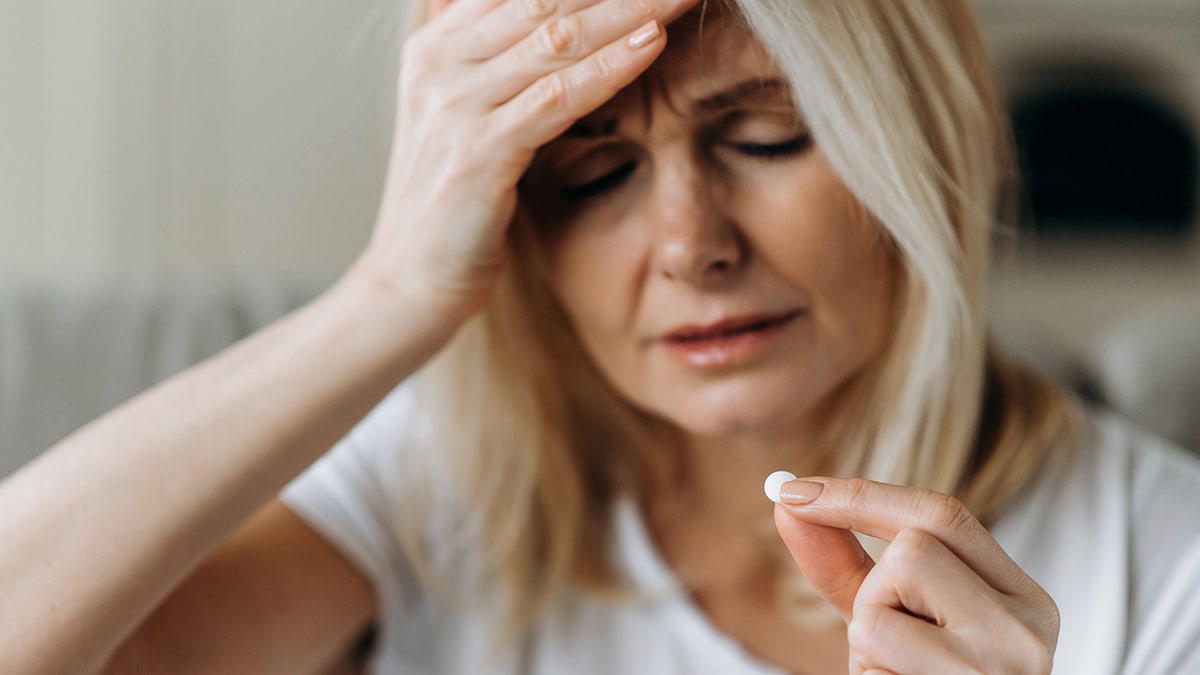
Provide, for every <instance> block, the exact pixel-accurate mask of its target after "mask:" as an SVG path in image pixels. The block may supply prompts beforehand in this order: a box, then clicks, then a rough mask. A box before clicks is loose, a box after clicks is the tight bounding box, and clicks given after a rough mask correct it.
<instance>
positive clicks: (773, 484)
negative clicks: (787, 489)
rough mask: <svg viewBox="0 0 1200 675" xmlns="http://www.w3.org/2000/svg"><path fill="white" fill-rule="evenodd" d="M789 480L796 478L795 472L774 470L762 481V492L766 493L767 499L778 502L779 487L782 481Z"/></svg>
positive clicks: (781, 485)
mask: <svg viewBox="0 0 1200 675" xmlns="http://www.w3.org/2000/svg"><path fill="white" fill-rule="evenodd" d="M790 480H796V474H794V473H792V472H791V471H776V472H775V473H773V474H771V475H770V476H767V480H766V482H764V483H763V492H765V493H767V499H770V500H771V501H773V502H775V503H776V504H778V503H779V489H780V488H782V487H783V484H784V483H786V482H788V481H790Z"/></svg>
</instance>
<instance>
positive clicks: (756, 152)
mask: <svg viewBox="0 0 1200 675" xmlns="http://www.w3.org/2000/svg"><path fill="white" fill-rule="evenodd" d="M811 144H812V138H811V137H810V136H809V135H808V134H807V133H804V134H800V135H798V136H796V137H794V138H789V139H788V140H786V141H781V142H779V143H729V144H728V145H729V147H731V148H734V149H735V150H737V151H738V152H740V153H742V154H744V155H746V156H748V157H753V158H755V159H763V160H768V161H769V160H773V159H779V158H783V157H790V156H792V155H797V154H799V153H801V152H803V151H805V150H807V149H808V147H809V145H811ZM636 168H637V162H635V161H632V160H631V161H628V162H625V163H624V164H621V165H620V166H618V167H617V168H616V169H613V170H612V171H609V172H608V173H606V174H604V175H603V176H601V177H599V178H597V179H596V180H593V181H589V182H587V183H583V184H582V185H569V186H563V188H562V195H563V197H564V198H566V199H567V200H568V201H573V202H579V201H583V200H585V199H589V198H591V197H598V196H600V195H602V194H604V193H605V192H608V191H610V190H613V189H615V188H617V187H620V185H621V183H622V182H624V180H625V179H626V178H628V177H629V175H630V174H631V173H633V170H634V169H636Z"/></svg>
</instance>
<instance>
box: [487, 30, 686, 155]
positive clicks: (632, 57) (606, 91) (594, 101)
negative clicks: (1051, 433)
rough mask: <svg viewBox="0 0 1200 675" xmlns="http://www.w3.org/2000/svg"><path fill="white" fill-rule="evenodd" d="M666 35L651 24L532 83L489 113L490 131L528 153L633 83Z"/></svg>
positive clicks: (652, 59)
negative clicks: (492, 127) (491, 129)
mask: <svg viewBox="0 0 1200 675" xmlns="http://www.w3.org/2000/svg"><path fill="white" fill-rule="evenodd" d="M665 45H666V35H665V33H664V32H663V29H662V26H661V24H659V23H658V22H651V23H648V24H647V25H645V26H642V27H640V28H638V29H637V30H635V31H633V32H631V33H629V34H628V35H626V36H624V37H622V38H621V39H620V40H617V41H615V42H613V43H611V44H609V45H607V46H605V47H604V48H602V49H600V50H599V51H597V52H595V53H594V54H592V55H591V56H589V57H587V58H586V59H584V60H583V61H580V62H578V63H575V64H573V65H571V66H568V67H566V68H563V69H561V70H557V71H555V72H553V73H551V74H549V75H547V76H545V77H543V78H541V79H539V80H538V81H536V82H535V83H534V84H533V85H532V86H530V87H528V88H526V89H525V90H524V91H522V92H521V93H520V94H518V95H517V96H515V97H513V98H512V99H511V100H510V101H508V102H507V103H505V104H504V105H502V106H500V107H499V108H497V109H496V110H495V112H494V113H493V117H492V119H493V120H494V122H493V123H494V124H495V126H496V129H495V131H496V132H497V133H498V134H499V135H500V137H503V138H507V139H510V140H511V141H512V142H514V143H515V144H516V147H518V148H523V149H525V150H527V151H528V152H529V153H530V156H532V153H533V152H534V151H535V150H536V149H537V148H539V147H541V146H542V145H545V144H546V143H549V142H550V141H551V140H554V138H555V137H557V136H558V135H559V134H561V133H563V132H564V131H566V130H567V128H568V127H570V126H571V124H573V123H574V122H575V120H577V119H579V118H580V117H583V116H584V115H586V114H588V113H589V112H591V111H593V110H595V109H596V108H598V107H600V105H602V104H603V103H604V102H605V101H607V100H609V99H611V98H612V97H613V96H615V95H616V94H617V92H618V91H620V90H621V89H622V88H623V87H625V86H626V85H628V84H629V83H630V82H632V81H634V80H635V79H636V78H637V77H638V75H640V74H641V73H642V72H643V71H644V70H645V69H646V68H648V67H649V66H650V64H651V63H653V62H654V59H655V58H657V57H658V55H659V54H660V53H662V50H663V47H664V46H665Z"/></svg>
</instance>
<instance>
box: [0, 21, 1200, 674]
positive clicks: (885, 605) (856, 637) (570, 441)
mask: <svg viewBox="0 0 1200 675" xmlns="http://www.w3.org/2000/svg"><path fill="white" fill-rule="evenodd" d="M691 4H692V3H691V2H690V1H689V0H558V1H551V0H529V1H525V0H511V1H509V2H501V1H500V0H455V1H454V2H453V3H451V4H449V6H444V3H441V2H435V3H434V7H433V8H432V12H431V13H432V14H433V18H431V19H430V20H429V21H428V22H427V23H426V24H425V25H424V26H423V27H422V28H420V29H418V30H417V31H415V33H414V34H413V35H412V36H411V37H410V39H409V41H408V42H407V45H406V48H405V57H404V67H403V70H402V75H401V94H400V99H399V105H398V121H397V126H396V137H395V140H394V151H393V156H392V163H391V168H390V172H389V176H388V180H387V187H386V191H385V194H384V198H383V203H382V206H381V209H380V216H379V222H378V225H377V228H376V231H375V235H374V237H373V239H372V241H371V243H370V245H369V247H368V249H367V250H366V252H365V253H364V254H363V256H362V257H361V258H360V260H359V261H358V262H357V263H356V265H355V266H354V267H353V269H351V270H350V271H349V272H348V273H347V274H346V275H345V277H344V278H343V279H342V280H341V281H339V283H338V284H337V285H335V286H334V287H333V288H332V289H331V290H330V291H329V292H327V293H326V294H325V295H324V296H323V297H321V298H319V299H318V300H316V301H315V302H314V303H312V304H311V305H309V306H308V307H306V308H304V309H303V310H301V311H300V312H298V313H296V314H295V315H293V316H290V317H288V318H286V319H285V320H283V321H281V322H280V323H278V324H277V325H275V326H273V327H271V328H270V329H268V330H266V331H264V332H263V333H260V334H258V335H255V336H253V337H252V338H251V339H249V340H247V341H245V342H244V343H242V344H240V345H237V346H236V347H234V348H232V349H231V350H229V351H227V352H225V353H224V354H222V355H220V356H218V357H216V358H215V359H213V360H212V361H210V362H207V363H205V364H202V365H201V366H199V367H197V368H195V369H193V370H191V371H189V372H187V373H185V374H184V375H182V376H180V377H178V378H176V379H175V380H172V381H170V382H168V383H166V384H165V385H163V386H161V387H159V388H157V389H156V390H153V391H151V392H149V393H147V394H145V395H143V396H142V397H139V398H138V399H135V400H134V401H133V402H131V403H130V404H128V405H126V406H125V407H123V408H122V409H119V410H117V411H115V412H114V413H112V414H110V415H109V416H107V417H105V418H103V419H101V420H99V421H97V422H96V423H94V424H93V425H91V426H89V427H87V428H85V429H84V430H82V431H81V432H79V433H77V434H76V435H74V436H73V437H71V438H69V439H67V440H66V441H64V442H63V443H62V444H60V445H59V446H58V447H56V448H55V449H53V450H52V451H51V452H49V453H47V454H46V456H44V457H43V458H42V459H40V460H39V461H38V462H36V463H34V464H33V465H31V466H30V467H28V468H26V469H25V470H24V471H22V472H21V473H20V474H18V475H17V476H15V477H14V478H12V479H11V480H10V481H8V482H7V484H5V485H4V486H3V489H2V490H0V507H3V508H0V513H4V514H5V515H4V520H2V521H0V523H3V524H2V526H0V527H2V530H3V532H2V535H3V538H4V541H5V542H6V554H5V555H4V556H3V558H0V560H2V561H3V562H2V563H0V565H3V567H2V568H0V572H2V573H0V579H4V580H5V582H4V583H5V586H4V588H3V592H0V598H2V599H0V607H2V608H3V611H4V616H6V617H14V616H19V617H22V618H21V620H20V621H18V622H13V621H5V622H4V628H3V629H0V653H3V654H4V655H5V659H6V662H7V663H8V664H9V665H8V668H9V669H10V670H11V671H12V672H76V671H84V672H86V671H92V670H97V669H102V668H107V669H108V670H109V671H111V672H160V671H169V672H189V671H196V672H200V671H205V672H208V671H212V672H287V673H292V672H301V671H307V672H318V671H323V670H331V669H340V668H352V667H354V665H355V663H356V659H358V658H359V657H361V656H363V655H365V658H366V660H367V661H368V663H369V664H370V666H371V668H373V669H374V670H375V671H376V672H397V671H412V672H465V671H467V670H468V669H470V670H473V671H480V670H482V671H485V672H546V673H552V672H553V673H557V672H572V673H583V672H652V673H671V672H744V673H765V672H779V671H781V670H782V671H790V672H798V673H803V672H839V671H844V670H847V669H848V670H849V671H850V672H855V673H859V672H868V671H875V672H895V673H909V672H914V673H915V672H921V673H923V672H951V671H959V670H971V671H974V672H983V671H986V672H1022V673H1025V672H1039V673H1042V672H1048V671H1049V670H1050V667H1051V664H1052V663H1056V664H1057V665H1056V667H1057V668H1058V669H1060V670H1063V671H1064V672H1089V673H1090V672H1113V671H1120V670H1126V671H1128V672H1181V671H1187V670H1188V669H1189V668H1191V669H1195V668H1197V667H1200V650H1197V648H1196V647H1194V645H1195V644H1197V641H1196V637H1197V636H1200V617H1197V615H1196V614H1197V613H1196V612H1195V611H1194V610H1193V609H1191V608H1189V607H1188V603H1187V602H1186V598H1187V597H1188V596H1189V595H1190V594H1189V593H1188V591H1189V590H1195V589H1196V587H1197V579H1200V572H1198V571H1197V566H1198V564H1200V562H1198V561H1200V544H1197V541H1198V538H1197V525H1196V524H1194V523H1184V524H1179V523H1175V524H1173V525H1172V529H1171V530H1167V529H1165V528H1164V527H1163V526H1162V523H1164V522H1167V521H1166V519H1165V517H1164V516H1167V515H1174V514H1178V513H1179V512H1180V511H1181V510H1182V511H1183V512H1185V513H1186V512H1188V511H1187V509H1193V508H1195V506H1196V499H1197V497H1196V495H1197V494H1200V491H1198V490H1197V487H1200V468H1197V465H1196V463H1195V462H1194V461H1193V460H1191V459H1189V458H1185V457H1183V456H1182V455H1180V454H1179V453H1177V452H1176V451H1174V450H1171V449H1169V448H1165V447H1163V446H1161V445H1160V444H1157V443H1155V442H1153V441H1151V440H1149V439H1145V438H1143V437H1140V436H1138V435H1137V434H1135V433H1133V432H1131V431H1129V430H1127V429H1125V428H1124V427H1122V426H1121V425H1120V424H1119V423H1116V422H1114V421H1113V420H1109V419H1102V418H1099V417H1095V416H1091V417H1089V416H1086V415H1085V414H1083V413H1081V412H1080V411H1078V410H1077V409H1076V406H1075V405H1074V404H1073V403H1071V401H1070V400H1069V399H1068V398H1067V397H1066V396H1064V395H1063V394H1061V393H1060V392H1058V391H1057V390H1055V389H1054V387H1052V386H1051V385H1049V384H1048V383H1046V382H1045V381H1043V380H1042V379H1040V378H1039V377H1037V376H1035V375H1033V374H1031V373H1028V372H1026V371H1024V370H1022V369H1021V368H1019V367H1017V366H1015V365H1013V364H1011V363H1009V362H1007V361H1005V360H1004V359H1003V358H1002V357H1001V356H999V355H998V354H997V353H995V352H994V351H989V350H988V349H987V347H986V341H985V336H984V330H983V326H982V324H983V299H982V298H983V295H982V293H983V288H982V287H983V280H984V278H985V275H986V259H987V248H988V245H987V244H988V238H989V236H990V229H991V227H992V225H993V223H994V222H995V221H996V218H997V214H998V213H1000V212H1001V211H1002V208H1003V206H1004V199H1003V194H1002V192H1003V190H1002V188H1003V186H1004V182H1005V171H1006V169H1007V166H1008V165H1007V161H1008V155H1007V149H1006V148H1007V146H1006V145H1005V141H1004V139H1005V136H1004V128H1003V123H1002V121H1001V116H1000V114H999V111H998V104H997V100H996V95H995V93H994V91H993V89H992V86H991V83H990V79H989V75H988V71H987V63H986V59H984V57H983V54H982V50H981V47H980V43H979V37H978V35H977V32H976V31H975V29H974V26H973V24H972V22H971V19H970V17H969V15H968V11H967V9H966V7H965V5H964V4H962V3H957V2H944V1H943V0H921V1H918V0H914V1H911V2H905V3H876V2H871V1H870V0H856V1H845V0H843V1H841V2H818V1H815V0H814V1H813V2H796V1H795V0H744V1H743V2H740V3H739V4H738V6H737V7H736V8H735V7H727V6H716V5H715V4H712V5H707V6H703V7H699V8H692V7H690V5H691ZM667 24H669V25H670V28H669V30H664V28H663V26H665V25H667ZM668 36H669V39H668ZM435 354H436V357H435ZM418 370H420V372H419V373H418V372H417V371H418ZM414 373H415V375H414ZM410 376H411V377H410ZM401 382H404V384H403V385H401V386H399V387H397V385H398V384H399V383H401ZM389 392H392V393H391V395H390V396H387V394H388V393H389ZM385 396H387V398H386V399H385V400H384V402H383V403H382V404H380V405H378V406H377V404H378V402H379V401H380V400H381V399H384V397H385ZM376 406H377V407H376ZM373 407H374V408H375V410H374V412H372V413H371V414H370V415H369V416H367V418H366V419H365V420H363V421H362V422H361V423H360V424H358V426H357V427H355V428H354V430H353V432H351V433H349V435H346V434H347V432H348V431H349V430H350V428H351V427H352V426H353V425H355V423H356V422H358V421H359V419H360V418H362V417H363V416H364V415H366V414H367V412H368V411H369V410H370V409H371V408H373ZM343 436H345V438H344V440H343V441H342V442H341V443H339V444H338V445H337V447H336V448H335V449H334V450H333V451H332V452H331V453H330V454H329V455H328V456H327V457H326V458H324V459H322V460H321V461H320V462H319V463H317V465H316V466H314V467H313V468H312V469H311V470H310V471H308V472H306V473H305V474H304V475H303V476H301V477H300V478H299V479H297V480H295V481H294V482H292V483H291V484H290V485H288V486H287V488H286V490H285V491H284V492H283V494H282V496H281V497H280V498H278V499H275V498H274V496H275V495H276V494H277V493H278V492H279V490H280V489H281V488H283V487H284V485H285V484H286V483H288V481H289V480H291V479H292V478H293V477H294V476H296V475H297V474H298V473H300V472H301V471H302V470H303V469H304V468H305V467H306V466H308V465H309V464H310V463H312V462H313V461H314V460H315V459H316V458H317V457H318V456H320V455H321V454H322V453H324V452H325V451H326V450H327V449H328V448H329V447H330V446H331V445H333V444H334V443H335V442H336V441H337V439H338V438H340V437H343ZM775 469H788V470H791V471H793V472H795V473H797V474H800V475H806V476H841V477H842V478H831V477H814V478H808V479H804V480H798V481H793V482H790V483H788V484H786V485H785V486H784V488H783V489H782V494H781V498H782V502H783V503H782V505H780V506H776V507H775V508H774V512H773V517H774V528H771V520H770V519H771V512H770V511H769V510H768V508H767V507H768V506H769V502H767V501H766V500H764V499H763V497H762V494H761V492H760V491H759V490H760V488H759V485H761V481H762V479H763V477H764V476H766V475H767V474H768V473H769V472H770V471H772V470H775ZM861 478H870V479H874V480H875V481H879V482H870V481H865V480H861ZM264 505H265V506H264ZM983 523H986V524H987V526H988V528H985V526H984V524H983ZM773 529H774V530H777V532H778V536H781V537H782V540H783V545H780V543H779V539H778V538H777V536H776V535H775V533H774V532H773V531H772V530H773ZM854 532H858V533H861V534H864V535H868V536H870V537H875V538H879V539H882V540H887V541H890V542H891V543H890V545H889V546H888V547H887V548H886V549H885V550H883V551H882V553H880V552H879V551H878V550H876V551H875V553H876V554H877V555H878V561H877V562H876V561H873V560H872V558H871V557H869V556H868V555H867V554H866V551H865V550H864V548H863V545H861V544H860V543H859V540H858V539H857V538H856V536H855V534H854ZM998 540H999V542H998ZM1001 544H1003V545H1001ZM867 547H868V548H872V549H877V548H878V547H877V546H874V545H872V544H870V543H868V544H867ZM1043 586H1044V587H1045V588H1043ZM1047 591H1049V592H1047ZM818 595H819V596H820V597H821V598H823V600H820V599H818V598H817V596H818ZM1056 601H1057V607H1056V604H1055V603H1056ZM1060 609H1061V611H1062V616H1063V617H1064V619H1063V621H1062V623H1061V637H1060V620H1059V611H1060ZM1056 646H1057V649H1058V650H1057V652H1056Z"/></svg>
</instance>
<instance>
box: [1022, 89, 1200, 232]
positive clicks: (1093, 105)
mask: <svg viewBox="0 0 1200 675" xmlns="http://www.w3.org/2000/svg"><path fill="white" fill-rule="evenodd" d="M1012 118H1013V131H1014V135H1015V138H1016V142H1017V151H1018V158H1019V162H1020V168H1021V173H1022V178H1023V182H1024V185H1025V188H1026V199H1027V202H1026V205H1025V206H1026V218H1025V220H1026V221H1029V220H1032V222H1033V223H1035V224H1036V229H1037V231H1039V232H1041V233H1051V234H1053V233H1064V234H1065V233H1073V234H1082V233H1084V232H1087V233H1096V234H1101V233H1120V234H1123V235H1126V234H1128V235H1150V236H1156V237H1164V236H1165V237H1181V238H1182V237H1186V236H1187V235H1188V234H1189V233H1190V230H1191V228H1192V226H1193V224H1194V223H1195V222H1196V216H1197V212H1196V207H1197V185H1198V184H1200V175H1198V173H1197V172H1198V171H1200V166H1198V165H1200V162H1198V160H1197V139H1196V137H1195V135H1194V134H1195V132H1194V131H1193V130H1192V129H1191V128H1190V127H1189V125H1188V124H1187V123H1186V122H1185V121H1184V120H1183V119H1182V118H1181V117H1180V116H1179V115H1177V114H1176V113H1175V112H1174V111H1173V110H1172V109H1171V108H1170V107H1169V106H1167V105H1166V104H1164V103H1161V102H1159V101H1157V100H1155V99H1154V98H1153V97H1151V96H1149V95H1146V94H1144V93H1142V92H1138V91H1136V90H1131V89H1130V88H1128V87H1124V86H1122V84H1121V83H1119V82H1110V83H1105V82H1104V81H1103V78H1097V77H1096V73H1095V71H1092V72H1091V73H1090V74H1089V76H1088V77H1087V78H1085V79H1084V81H1082V82H1081V81H1076V82H1071V81H1070V79H1067V80H1065V81H1061V82H1060V83H1059V84H1057V85H1056V86H1053V87H1046V88H1043V89H1041V90H1039V91H1036V92H1030V93H1027V95H1026V96H1024V97H1023V98H1022V99H1021V100H1020V101H1019V102H1018V103H1017V104H1016V105H1014V107H1013V110H1012ZM1026 224H1028V222H1027V223H1026Z"/></svg>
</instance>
